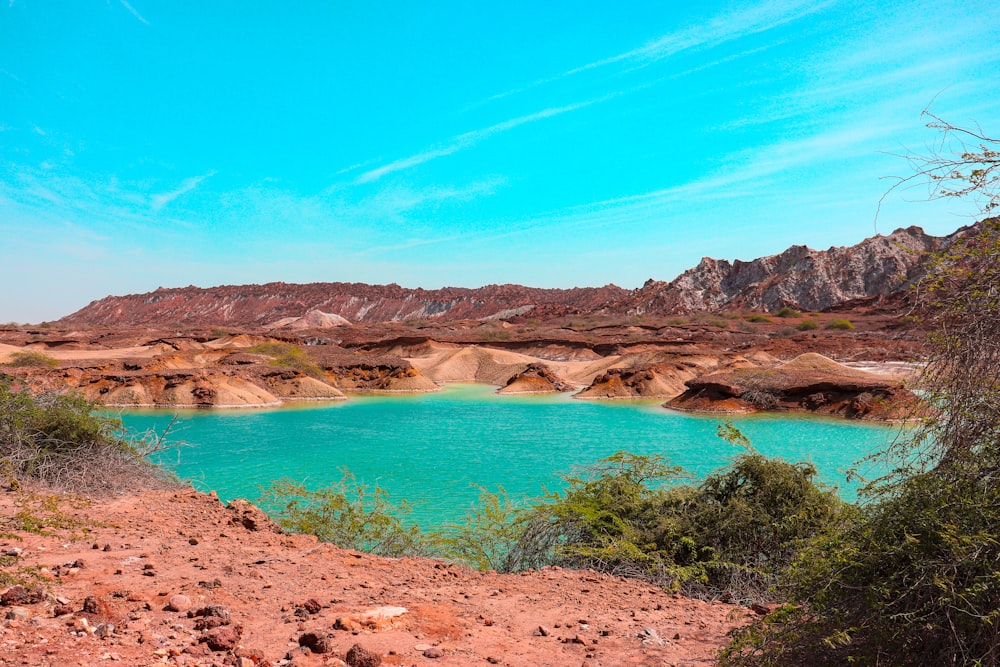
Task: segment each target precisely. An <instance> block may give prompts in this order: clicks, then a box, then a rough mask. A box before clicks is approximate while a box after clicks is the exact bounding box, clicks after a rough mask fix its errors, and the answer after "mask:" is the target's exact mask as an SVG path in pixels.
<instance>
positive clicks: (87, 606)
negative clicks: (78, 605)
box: [83, 595, 101, 614]
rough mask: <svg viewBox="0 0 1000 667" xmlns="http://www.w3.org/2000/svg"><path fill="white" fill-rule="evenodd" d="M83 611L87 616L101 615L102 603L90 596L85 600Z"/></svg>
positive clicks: (95, 597)
mask: <svg viewBox="0 0 1000 667" xmlns="http://www.w3.org/2000/svg"><path fill="white" fill-rule="evenodd" d="M83 611H84V613H86V614H99V613H101V601H100V600H98V599H97V596H95V595H88V596H87V597H85V598H84V599H83Z"/></svg>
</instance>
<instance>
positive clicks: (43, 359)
mask: <svg viewBox="0 0 1000 667" xmlns="http://www.w3.org/2000/svg"><path fill="white" fill-rule="evenodd" d="M4 365H5V366H10V367H12V368H55V367H56V366H58V365H59V362H58V361H56V360H55V359H53V358H52V357H50V356H48V355H46V354H42V353H41V352H14V353H13V354H11V355H10V361H8V362H7V363H6V364H4Z"/></svg>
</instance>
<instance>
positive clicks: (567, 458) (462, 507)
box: [123, 385, 898, 526]
mask: <svg viewBox="0 0 1000 667" xmlns="http://www.w3.org/2000/svg"><path fill="white" fill-rule="evenodd" d="M494 391H495V388H494V387H490V386H487V385H448V386H446V387H445V388H444V390H443V391H441V392H440V393H433V394H409V395H404V396H358V397H352V398H351V399H350V400H347V401H340V402H337V403H332V404H322V405H308V406H302V407H285V408H281V409H274V410H253V411H244V410H238V411H213V412H207V411H187V412H182V413H179V419H178V422H177V423H176V424H175V426H174V428H173V429H172V430H171V432H170V434H169V439H170V440H182V441H184V442H186V443H187V444H188V445H189V446H187V447H182V448H178V449H176V450H173V451H171V452H170V453H168V454H167V455H166V456H165V457H163V459H162V460H161V462H162V463H164V464H165V465H167V466H168V467H169V468H171V469H173V470H174V471H176V472H177V473H178V474H179V475H180V476H181V477H183V478H186V479H189V480H190V481H191V482H192V483H193V484H194V486H195V487H196V488H199V489H201V490H203V491H209V490H215V491H216V492H217V493H218V494H219V496H220V497H221V498H222V499H223V500H230V499H232V498H237V497H243V498H249V499H251V500H254V499H256V498H258V497H259V496H260V495H261V488H262V487H266V486H267V485H268V483H269V482H270V481H271V480H274V479H278V478H281V477H291V478H294V479H296V480H298V481H300V482H303V483H304V484H305V485H306V486H308V487H310V488H320V487H322V486H325V485H328V484H330V483H332V482H336V481H338V480H339V479H340V478H341V472H340V469H341V468H348V469H350V471H351V472H352V473H354V474H355V475H356V476H357V477H358V479H359V480H361V481H363V482H365V483H367V484H369V485H373V484H378V485H379V486H381V487H382V488H384V489H385V490H386V491H388V492H389V494H390V497H391V498H392V499H393V500H400V499H406V500H408V501H410V502H412V503H413V504H414V511H413V514H412V515H411V517H412V519H413V520H414V521H415V522H417V523H419V524H420V525H422V526H432V525H438V524H440V523H443V522H445V521H448V520H452V519H457V518H460V517H461V516H462V515H464V514H465V512H466V511H467V509H468V508H469V507H470V506H471V505H472V504H473V503H474V501H475V500H476V497H477V495H478V491H477V490H476V489H475V488H474V487H473V486H472V485H473V484H479V485H482V486H485V487H487V488H490V489H495V488H496V486H497V485H502V486H503V487H504V488H505V489H506V490H507V491H508V492H509V493H510V495H511V496H512V497H515V498H526V497H533V496H538V495H540V494H541V493H542V492H543V490H544V489H545V488H548V489H550V490H554V489H558V488H560V486H561V484H560V480H559V473H561V472H568V471H571V470H572V469H573V468H574V466H579V465H582V464H588V463H592V462H594V461H596V460H598V459H600V458H602V457H605V456H608V455H610V454H613V453H615V452H616V451H618V450H622V449H625V450H628V451H631V452H633V453H636V454H661V455H663V456H665V457H667V458H668V459H669V460H670V461H671V462H672V463H675V464H677V465H681V466H684V467H685V468H687V469H688V470H690V471H691V472H693V473H695V474H696V475H705V474H707V473H709V472H711V471H712V470H714V469H717V468H719V467H721V466H724V465H726V463H727V462H728V461H729V460H730V458H731V457H732V456H734V455H736V454H738V453H739V451H740V450H739V449H738V448H736V447H734V446H732V445H730V444H728V443H726V442H725V441H723V440H721V439H720V438H718V437H717V436H716V428H717V426H718V425H719V424H720V423H721V421H722V420H721V419H720V418H719V417H706V416H694V415H690V414H685V413H678V412H673V411H670V410H666V409H664V408H662V407H660V405H659V402H655V401H580V400H574V399H571V398H569V397H567V396H565V395H558V396H525V397H502V396H498V395H496V394H495V393H494ZM172 416H173V415H172V413H169V412H162V411H160V412H151V411H142V412H138V411H137V412H127V413H125V414H124V415H123V419H124V421H125V424H126V426H127V427H129V428H131V429H134V430H140V431H144V430H146V429H149V428H156V429H162V428H164V427H165V426H166V425H167V424H168V423H169V422H170V420H171V418H172ZM731 421H732V422H733V424H734V425H735V426H737V427H738V428H739V429H740V430H741V431H743V433H744V434H745V435H747V436H748V437H749V438H750V439H751V441H752V442H753V445H754V446H755V447H756V448H757V449H758V450H759V451H760V452H761V453H763V454H766V455H770V456H781V457H783V458H785V459H787V460H792V461H811V462H812V463H814V464H815V465H816V466H817V468H818V469H819V470H820V471H821V475H822V478H823V480H824V481H826V482H828V483H830V484H834V485H837V486H839V487H840V488H841V492H842V495H843V496H844V497H845V498H848V499H851V498H853V497H854V495H855V492H854V487H853V486H851V485H850V484H848V483H847V482H846V481H845V477H844V471H845V470H846V469H848V468H849V467H851V466H852V464H854V462H856V461H857V460H859V459H861V458H862V457H864V456H865V455H867V454H869V453H871V452H873V451H875V450H877V449H880V448H882V447H884V446H885V445H886V444H887V443H888V442H889V441H890V440H891V439H892V438H893V437H895V436H896V435H897V433H898V428H892V427H886V426H878V425H872V424H862V423H856V422H848V421H841V420H832V419H819V418H812V417H801V416H796V417H789V416H775V415H768V416H751V417H738V418H733V419H732V420H731Z"/></svg>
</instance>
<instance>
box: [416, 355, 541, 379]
mask: <svg viewBox="0 0 1000 667" xmlns="http://www.w3.org/2000/svg"><path fill="white" fill-rule="evenodd" d="M407 361H409V362H410V363H411V364H413V367H414V368H416V369H417V370H419V371H420V372H421V373H422V374H423V375H425V376H427V377H428V378H430V379H432V380H434V381H436V382H486V383H489V384H499V385H502V384H505V383H506V382H507V380H509V379H510V378H511V377H513V376H514V375H516V374H517V373H520V372H521V371H523V370H524V369H525V368H527V366H528V365H529V364H531V363H534V362H535V361H537V360H536V359H535V358H533V357H529V356H526V355H523V354H518V353H516V352H507V351H506V350H496V349H493V348H488V347H479V346H478V345H470V346H467V347H461V348H451V349H445V350H443V351H442V352H441V353H439V354H438V355H434V356H426V357H413V358H410V359H407Z"/></svg>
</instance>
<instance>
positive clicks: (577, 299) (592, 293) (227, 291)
mask: <svg viewBox="0 0 1000 667" xmlns="http://www.w3.org/2000/svg"><path fill="white" fill-rule="evenodd" d="M627 294H629V291H628V290H625V289H623V288H621V287H617V286H615V285H607V286H605V287H586V288H573V289H542V288H535V287H524V286H522V285H487V286H485V287H479V288H475V289H470V288H463V287H444V288H442V289H436V290H425V289H420V288H416V289H410V288H406V287H400V286H399V285H396V284H390V285H367V284H365V283H310V284H307V285H294V284H287V283H280V282H279V283H267V284H266V285H224V286H221V287H209V288H199V287H194V286H190V287H178V288H169V289H164V288H162V287H161V288H160V289H158V290H156V291H155V292H149V293H147V294H130V295H128V296H108V297H105V298H104V299H101V300H99V301H94V302H92V303H90V304H89V305H88V306H86V307H84V308H83V309H81V310H79V311H77V312H75V313H73V314H72V315H69V316H68V317H65V318H63V319H62V320H61V322H64V323H66V324H94V325H102V326H139V325H163V324H168V323H174V322H176V323H197V324H201V325H226V326H246V325H261V326H266V325H272V324H277V323H280V324H281V325H282V326H288V324H289V321H290V319H291V318H312V319H316V320H318V319H322V318H321V317H317V316H316V315H315V313H316V312H318V313H321V314H323V315H327V316H329V315H333V316H338V317H342V318H345V319H346V320H348V321H349V322H394V321H401V320H418V319H430V318H433V319H446V320H458V319H509V318H511V317H515V316H517V315H524V314H527V313H531V316H532V317H535V316H540V317H554V316H560V315H568V314H574V313H579V312H587V313H589V312H594V311H597V310H600V309H602V308H605V307H607V306H608V305H609V304H612V303H615V302H617V301H619V300H620V299H622V298H623V297H625V296H626V295H627ZM283 320H284V321H283ZM282 321H283V322H282Z"/></svg>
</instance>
